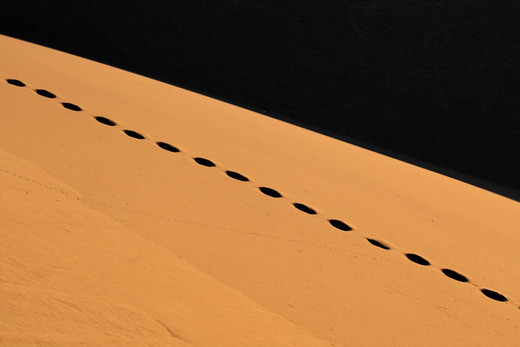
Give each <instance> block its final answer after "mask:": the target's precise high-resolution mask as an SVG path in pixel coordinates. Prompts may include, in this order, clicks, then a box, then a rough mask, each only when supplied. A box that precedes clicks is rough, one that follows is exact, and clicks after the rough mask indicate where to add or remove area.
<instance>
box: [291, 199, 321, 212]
mask: <svg viewBox="0 0 520 347" xmlns="http://www.w3.org/2000/svg"><path fill="white" fill-rule="evenodd" d="M293 206H294V207H296V208H297V209H298V210H300V211H302V212H305V213H307V214H317V212H316V211H315V210H313V209H312V208H310V207H309V206H306V205H304V204H300V203H299V202H295V203H294V204H293Z"/></svg>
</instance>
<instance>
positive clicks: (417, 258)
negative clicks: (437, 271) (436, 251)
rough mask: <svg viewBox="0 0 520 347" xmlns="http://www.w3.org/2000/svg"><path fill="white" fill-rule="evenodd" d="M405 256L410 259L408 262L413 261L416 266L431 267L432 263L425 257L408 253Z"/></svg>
mask: <svg viewBox="0 0 520 347" xmlns="http://www.w3.org/2000/svg"><path fill="white" fill-rule="evenodd" d="M405 256H406V258H408V260H410V261H413V262H414V263H416V264H419V265H423V266H428V265H430V262H429V261H428V260H426V259H424V258H423V257H421V256H420V255H417V254H412V253H407V254H405Z"/></svg>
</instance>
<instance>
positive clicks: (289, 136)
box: [0, 37, 520, 345]
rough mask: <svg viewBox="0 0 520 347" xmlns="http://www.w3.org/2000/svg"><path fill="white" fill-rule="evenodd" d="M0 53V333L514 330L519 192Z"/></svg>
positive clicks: (426, 336) (239, 336) (90, 65)
mask: <svg viewBox="0 0 520 347" xmlns="http://www.w3.org/2000/svg"><path fill="white" fill-rule="evenodd" d="M0 47H1V51H2V65H1V66H0V78H1V79H2V80H1V81H0V82H1V83H0V95H2V100H3V101H2V103H1V105H0V112H1V114H2V116H1V117H0V126H1V127H2V136H1V137H0V147H1V148H2V149H3V150H2V152H1V155H2V157H1V158H2V159H1V163H2V164H1V165H0V175H2V180H1V182H2V183H1V187H2V195H1V196H0V199H1V201H0V213H1V216H2V218H1V219H0V221H1V223H2V228H1V229H0V230H1V235H2V238H3V241H2V247H3V248H4V249H5V250H3V254H6V256H3V257H2V260H1V261H2V263H1V267H2V272H1V273H0V289H1V290H2V292H3V294H2V296H1V297H2V299H1V300H2V301H0V305H1V307H0V311H1V312H7V314H5V316H6V317H8V319H2V320H1V323H0V324H2V325H1V326H0V331H1V334H2V335H0V337H1V338H2V341H3V342H4V343H7V344H13V343H19V344H23V343H30V342H48V343H58V344H69V343H119V344H125V343H128V342H129V341H132V342H136V343H139V342H140V341H142V342H148V343H151V344H161V343H162V344H165V345H168V344H174V343H178V344H179V345H181V344H203V345H210V344H217V345H221V344H226V345H245V344H247V345H287V344H296V345H305V344H307V345H318V344H321V343H324V344H337V345H353V344H354V345H381V344H389V343H390V344H396V345H399V344H401V345H402V344H420V345H439V344H440V343H442V342H446V341H449V342H450V344H452V345H457V344H458V345H463V344H466V345H467V344H471V345H493V344H497V343H501V344H514V343H515V342H516V341H517V339H518V338H519V337H520V327H519V324H518V323H517V322H518V319H519V317H520V310H519V309H518V303H519V302H520V297H519V296H518V294H517V293H519V292H520V279H519V278H518V275H517V273H518V271H517V269H518V267H519V266H520V260H519V259H518V257H517V250H518V248H519V246H520V236H519V235H518V232H517V231H518V230H520V221H519V219H518V218H517V216H518V215H520V208H519V204H518V203H517V202H514V201H512V200H509V199H507V198H504V197H501V196H498V195H495V194H492V193H490V192H487V191H484V190H481V189H478V188H475V187H473V186H470V185H467V184H464V183H461V182H459V181H455V180H453V179H449V178H446V177H444V176H441V175H438V174H435V173H432V172H429V171H427V170H424V169H420V168H417V167H414V166H411V165H408V164H405V163H403V162H400V161H397V160H395V159H391V158H387V157H384V156H382V155H379V154H375V153H373V152H370V151H367V150H365V149H361V148H359V147H355V146H352V145H349V144H346V143H343V142H340V141H337V140H334V139H332V138H328V137H326V136H323V135H320V134H316V133H312V132H310V131H308V130H304V129H301V128H298V127H295V126H293V125H289V124H286V123H283V122H280V121H277V120H273V119H270V118H267V117H263V116H261V115H259V114H256V113H253V112H250V111H247V110H244V109H241V108H238V107H235V106H232V105H229V104H226V103H223V102H219V101H216V100H213V99H210V98H207V97H203V96H200V95H197V94H194V93H191V92H187V91H185V90H182V89H179V88H176V87H173V86H169V85H166V84H163V83H159V82H157V81H153V80H150V79H147V78H144V77H140V76H137V75H134V74H130V73H128V72H125V71H122V70H118V69H114V68H110V67H107V66H104V65H101V64H98V63H94V62H91V61H88V60H85V59H81V58H78V57H74V56H71V55H67V54H64V53H60V52H57V51H53V50H50V49H46V48H43V47H40V46H36V45H32V44H28V43H25V42H22V41H18V40H14V39H10V38H7V37H0ZM6 80H17V81H20V82H21V83H17V82H12V81H11V82H12V83H8V82H7V81H6ZM22 84H23V85H22ZM36 90H38V92H36ZM42 91H46V92H42ZM52 96H54V97H52ZM458 276H461V277H458ZM499 295H501V296H499ZM502 298H504V299H505V300H502ZM501 301H503V302H501ZM2 315H3V316H4V314H2ZM2 318H4V317H2Z"/></svg>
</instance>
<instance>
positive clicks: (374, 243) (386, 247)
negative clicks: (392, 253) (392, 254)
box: [367, 237, 390, 250]
mask: <svg viewBox="0 0 520 347" xmlns="http://www.w3.org/2000/svg"><path fill="white" fill-rule="evenodd" d="M367 241H368V242H370V243H371V244H372V245H374V246H376V247H379V248H382V249H386V250H389V249H390V246H387V245H385V244H384V243H382V242H380V241H377V240H374V239H369V238H368V237H367Z"/></svg>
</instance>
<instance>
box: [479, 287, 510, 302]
mask: <svg viewBox="0 0 520 347" xmlns="http://www.w3.org/2000/svg"><path fill="white" fill-rule="evenodd" d="M480 291H481V292H482V294H484V295H485V296H487V297H488V298H490V299H493V300H496V301H501V302H505V301H507V298H506V297H505V296H503V295H502V294H500V293H497V292H495V291H493V290H489V289H481V290H480Z"/></svg>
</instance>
